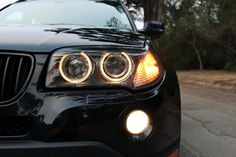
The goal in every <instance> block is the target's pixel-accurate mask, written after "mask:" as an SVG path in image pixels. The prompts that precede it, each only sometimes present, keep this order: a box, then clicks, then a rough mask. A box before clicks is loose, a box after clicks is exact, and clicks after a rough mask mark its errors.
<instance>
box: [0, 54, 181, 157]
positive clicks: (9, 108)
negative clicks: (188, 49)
mask: <svg viewBox="0 0 236 157" xmlns="http://www.w3.org/2000/svg"><path fill="white" fill-rule="evenodd" d="M35 58H36V67H35V71H34V74H33V77H32V79H31V82H30V83H29V86H28V88H27V90H26V92H25V94H24V95H23V96H22V97H21V98H19V99H18V100H17V101H16V102H12V103H11V104H7V105H5V106H2V107H1V109H0V115H1V118H2V119H3V117H9V116H10V117H11V116H12V117H16V118H17V117H22V116H27V117H29V118H30V119H31V120H32V126H31V127H30V132H29V133H27V135H24V136H8V137H1V136H0V156H4V157H28V156H30V157H31V156H34V157H37V156H40V157H41V156H44V157H54V156H55V157H67V156H69V157H73V156H82V157H83V156H88V157H89V156H92V157H93V156H95V155H96V156H101V157H106V156H107V157H111V156H125V157H155V156H159V157H162V156H163V157H168V156H169V154H171V153H172V152H174V151H175V150H176V149H178V147H179V139H180V120H181V114H180V113H181V112H180V92H179V86H178V80H177V77H176V74H175V72H174V70H173V69H171V68H169V67H168V66H167V65H166V66H165V67H166V76H165V79H164V80H163V82H162V83H161V84H160V85H158V86H156V87H152V88H149V89H146V90H144V91H140V92H137V93H132V92H130V91H127V90H125V89H124V90H121V89H114V90H109V89H103V90H100V89H99V90H98V89H87V90H76V91H75V90H74V91H65V90H64V91H63V90H60V91H56V90H48V89H45V88H43V84H44V82H45V75H44V74H45V71H46V68H45V67H47V66H45V64H44V63H46V62H47V61H46V60H47V58H48V56H47V55H36V56H35ZM136 109H141V110H144V111H146V112H147V113H148V114H149V116H150V118H151V120H152V123H153V130H152V134H151V135H150V136H148V137H147V138H146V139H145V140H144V141H136V140H133V139H132V137H131V135H129V134H127V132H125V128H124V127H123V124H124V119H123V117H124V116H125V115H127V113H129V112H131V111H133V110H136Z"/></svg>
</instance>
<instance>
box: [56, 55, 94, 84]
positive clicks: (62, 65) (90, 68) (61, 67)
mask: <svg viewBox="0 0 236 157" xmlns="http://www.w3.org/2000/svg"><path fill="white" fill-rule="evenodd" d="M79 55H80V56H82V57H83V58H84V59H85V60H86V62H87V64H88V67H87V68H88V70H87V72H86V75H85V76H83V77H82V78H80V79H73V78H70V77H69V76H68V74H66V72H65V68H66V67H65V62H66V60H67V59H68V58H69V57H73V56H79ZM59 71H60V74H61V76H62V77H63V79H65V80H66V81H67V82H70V83H73V84H78V83H82V82H84V81H86V80H87V79H88V78H89V76H90V75H91V74H92V72H93V64H92V61H91V59H90V58H89V56H88V55H87V54H86V53H85V52H81V53H79V54H69V55H65V56H63V57H62V59H61V61H60V65H59Z"/></svg>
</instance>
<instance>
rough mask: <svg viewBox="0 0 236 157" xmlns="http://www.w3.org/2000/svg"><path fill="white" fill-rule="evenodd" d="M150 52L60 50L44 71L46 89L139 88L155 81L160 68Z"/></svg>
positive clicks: (55, 53)
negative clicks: (45, 72)
mask: <svg viewBox="0 0 236 157" xmlns="http://www.w3.org/2000/svg"><path fill="white" fill-rule="evenodd" d="M159 65H160V63H159V60H157V58H156V57H155V56H154V54H153V53H152V52H150V51H147V52H146V53H144V52H143V50H140V51H139V50H130V52H129V53H126V52H122V51H121V52H118V51H114V52H109V53H106V52H100V51H99V50H86V52H85V51H84V50H77V49H76V48H75V49H61V50H58V51H56V52H54V53H53V55H52V57H51V59H50V63H49V66H48V71H47V78H46V83H45V84H46V87H47V88H62V89H63V88H65V87H68V88H79V87H88V88H97V87H99V88H103V87H126V88H129V89H133V90H136V89H140V87H143V86H145V85H147V84H150V83H153V82H154V81H156V80H157V79H158V78H159V77H160V75H161V73H162V72H163V69H162V68H160V66H159Z"/></svg>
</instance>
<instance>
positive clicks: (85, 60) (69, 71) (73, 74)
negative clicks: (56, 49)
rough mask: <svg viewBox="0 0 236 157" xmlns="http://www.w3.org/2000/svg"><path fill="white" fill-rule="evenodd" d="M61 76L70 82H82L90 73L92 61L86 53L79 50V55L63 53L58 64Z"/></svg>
mask: <svg viewBox="0 0 236 157" xmlns="http://www.w3.org/2000/svg"><path fill="white" fill-rule="evenodd" d="M59 70H60V74H61V76H62V77H63V78H64V79H65V80H66V81H68V82H70V83H75V84H76V83H82V82H84V81H85V80H87V79H88V77H89V76H90V75H91V73H92V70H93V69H92V62H91V60H90V58H89V57H88V55H86V54H85V53H84V52H81V53H80V54H79V55H65V56H63V57H62V59H61V61H60V66H59Z"/></svg>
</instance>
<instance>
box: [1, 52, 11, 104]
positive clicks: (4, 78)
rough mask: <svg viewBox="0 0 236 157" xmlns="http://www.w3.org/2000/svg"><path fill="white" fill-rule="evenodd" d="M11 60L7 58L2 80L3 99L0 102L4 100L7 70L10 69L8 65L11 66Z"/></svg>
mask: <svg viewBox="0 0 236 157" xmlns="http://www.w3.org/2000/svg"><path fill="white" fill-rule="evenodd" d="M9 60H10V57H7V60H6V63H5V68H4V72H3V78H2V90H1V91H2V92H1V99H0V100H2V99H4V93H5V92H4V90H5V81H6V75H7V68H8V65H9Z"/></svg>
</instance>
